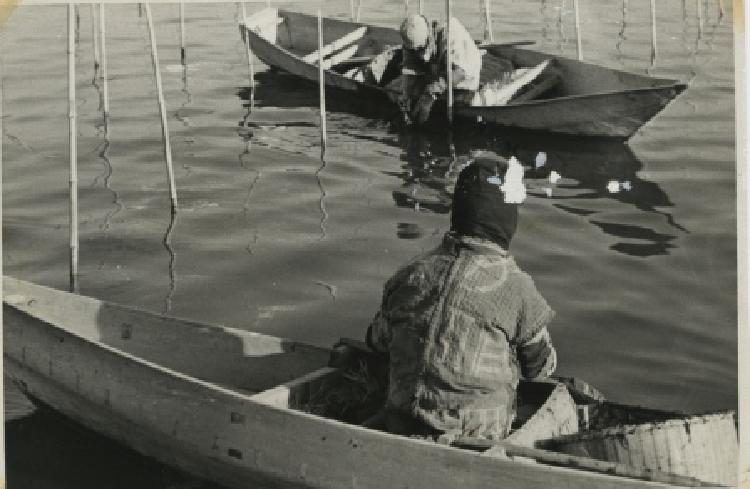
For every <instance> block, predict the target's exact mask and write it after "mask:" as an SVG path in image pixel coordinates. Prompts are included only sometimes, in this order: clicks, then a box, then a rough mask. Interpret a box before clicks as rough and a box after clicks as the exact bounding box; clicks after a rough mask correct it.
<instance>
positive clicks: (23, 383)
mask: <svg viewBox="0 0 750 489" xmlns="http://www.w3.org/2000/svg"><path fill="white" fill-rule="evenodd" d="M3 287H4V306H3V320H4V331H3V334H4V344H5V346H4V348H5V349H4V359H5V369H6V373H7V374H8V375H9V376H10V377H11V378H12V379H13V380H14V382H15V383H16V384H17V385H18V386H19V387H20V388H21V390H22V391H23V392H24V393H25V394H26V395H27V396H29V397H30V398H31V399H33V400H35V401H36V402H38V403H42V404H45V405H48V406H51V407H53V408H54V409H55V410H58V411H59V412H61V413H63V414H64V415H66V416H68V417H70V418H72V419H73V420H76V421H78V422H79V423H81V424H83V425H85V426H87V427H88V428H90V429H92V430H94V431H97V432H99V433H101V434H103V435H105V436H107V437H109V438H112V439H114V440H117V441H120V442H122V443H123V444H125V445H127V446H129V447H131V448H133V449H135V450H136V451H138V452H140V453H142V454H145V455H147V456H150V457H154V458H156V459H158V460H160V461H161V462H164V463H166V464H169V465H172V466H174V467H177V468H180V469H182V470H184V471H186V472H189V473H192V474H195V475H197V476H199V477H203V478H207V479H211V480H214V481H218V482H220V483H222V484H224V485H227V486H230V487H238V488H239V487H250V486H252V485H253V484H263V487H321V488H344V487H346V488H350V487H357V488H381V487H410V488H417V489H418V488H425V489H426V488H442V487H455V485H456V484H461V486H463V487H465V488H467V489H471V488H486V487H499V486H501V487H519V488H548V487H553V486H554V487H556V486H564V487H577V488H584V489H585V488H593V487H597V488H605V489H606V488H630V487H675V486H674V485H671V484H662V483H656V482H649V481H644V480H637V479H631V478H626V477H615V476H611V475H605V474H601V473H593V472H585V471H581V470H574V469H571V468H561V467H553V466H549V465H543V464H529V463H519V462H514V461H511V460H507V459H501V458H495V457H492V456H487V455H484V454H481V453H475V452H471V451H467V450H462V449H459V448H453V447H448V446H442V445H438V444H435V443H431V442H424V441H420V440H413V439H409V438H405V437H400V436H395V435H391V434H388V433H383V432H379V431H375V430H371V429H366V428H362V427H360V426H355V425H351V424H346V423H343V422H340V421H335V420H331V419H326V418H324V417H321V416H316V415H312V414H309V413H306V412H302V411H300V410H298V409H294V407H295V405H296V404H298V403H299V402H300V401H301V400H302V401H304V399H305V398H306V397H308V398H309V395H310V393H312V392H315V391H316V388H317V387H319V386H320V385H322V383H325V382H328V381H331V380H334V381H335V379H336V378H337V375H338V372H339V371H338V370H337V369H333V368H330V367H327V366H326V365H327V361H328V357H329V351H328V350H325V349H321V348H316V347H313V346H309V345H304V344H300V343H296V342H292V341H288V340H283V339H279V338H274V337H270V336H266V335H261V334H255V333H251V332H246V331H239V330H234V329H230V328H223V327H219V326H210V325H205V324H199V323H193V322H190V321H183V320H178V319H174V318H170V317H166V316H161V315H157V314H152V313H148V312H144V311H140V310H136V309H132V308H127V307H123V306H117V305H114V304H110V303H105V302H102V301H98V300H96V299H92V298H87V297H83V296H79V295H74V294H70V293H67V292H62V291H57V290H53V289H49V288H46V287H42V286H39V285H34V284H31V283H28V282H23V281H20V280H17V279H13V278H9V277H5V278H4V282H3ZM7 448H8V450H13V447H12V446H10V447H7Z"/></svg>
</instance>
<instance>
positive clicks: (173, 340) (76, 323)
mask: <svg viewBox="0 0 750 489" xmlns="http://www.w3.org/2000/svg"><path fill="white" fill-rule="evenodd" d="M3 287H4V303H5V304H4V309H3V314H4V317H5V319H6V323H7V325H8V327H9V328H16V327H22V326H21V325H23V324H27V323H28V322H25V321H23V320H21V319H22V318H19V320H18V321H14V320H13V317H14V315H26V316H31V317H33V318H35V319H37V320H39V321H41V322H42V323H43V324H46V325H49V326H51V327H52V328H53V329H54V331H55V334H58V335H64V334H71V335H74V336H76V337H78V338H81V339H83V340H85V341H89V342H94V343H97V344H102V345H106V346H107V347H109V348H114V349H116V350H117V351H120V352H123V353H125V354H127V355H131V356H133V357H137V358H138V359H142V360H145V361H147V362H150V363H152V364H155V365H158V366H162V367H165V368H168V369H171V370H173V371H176V372H178V373H180V374H184V375H188V376H190V377H194V378H197V379H200V380H202V381H206V382H210V383H213V384H216V385H218V386H221V387H223V388H226V389H231V390H235V391H237V392H239V393H242V394H244V395H250V396H251V397H252V398H253V399H254V400H256V401H258V402H262V403H265V404H270V405H274V406H278V407H282V408H289V409H295V410H300V411H305V412H308V413H312V414H317V415H320V416H325V417H329V418H333V419H337V420H339V421H344V422H348V423H354V424H367V421H368V420H370V419H371V418H372V417H373V416H374V415H376V414H377V412H378V411H379V409H380V407H381V406H382V404H383V402H384V400H385V396H386V388H387V364H386V363H384V362H382V361H381V360H380V359H378V358H377V357H376V356H373V355H368V354H364V353H363V352H362V351H361V350H360V351H359V352H355V354H354V355H352V358H351V359H350V360H349V361H347V362H346V364H345V365H343V366H341V367H337V368H333V367H329V366H328V365H329V360H330V357H331V350H328V349H325V348H318V347H314V346H310V345H306V344H303V343H298V342H294V341H290V340H285V339H281V338H277V337H273V336H268V335H263V334H258V333H253V332H249V331H243V330H237V329H233V328H225V327H221V326H214V325H206V324H201V323H195V322H192V321H185V320H180V319H175V318H172V317H168V316H163V315H160V314H155V313H151V312H147V311H142V310H138V309H134V308H129V307H125V306H119V305H115V304H111V303H107V302H103V301H99V300H97V299H93V298H90V297H85V296H80V295H71V294H70V293H68V292H64V291H59V290H56V289H51V288H47V287H43V286H40V285H36V284H31V283H28V282H24V281H20V280H16V279H13V278H10V277H5V278H4V281H3ZM71 299H74V300H71ZM349 341H350V343H351V342H352V340H349ZM555 388H556V384H554V383H550V382H522V384H521V385H520V387H519V401H518V416H517V419H516V421H515V423H514V428H516V429H517V428H520V427H521V426H523V425H524V424H526V422H527V421H528V420H529V419H531V418H533V417H534V415H535V414H536V413H537V412H538V411H539V410H540V409H541V407H542V406H543V405H545V403H547V402H550V400H551V399H552V398H553V397H554V396H552V394H553V392H554V391H555ZM550 407H554V406H550ZM573 414H575V409H573Z"/></svg>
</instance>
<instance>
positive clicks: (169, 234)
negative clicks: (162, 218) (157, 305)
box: [162, 210, 177, 314]
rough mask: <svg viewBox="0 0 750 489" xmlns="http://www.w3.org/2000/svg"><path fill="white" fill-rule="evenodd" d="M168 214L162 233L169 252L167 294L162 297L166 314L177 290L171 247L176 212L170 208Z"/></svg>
mask: <svg viewBox="0 0 750 489" xmlns="http://www.w3.org/2000/svg"><path fill="white" fill-rule="evenodd" d="M170 216H171V218H170V220H169V226H167V232H166V233H165V234H164V239H163V240H162V243H163V244H164V248H165V249H166V250H167V253H169V266H168V272H169V290H168V291H167V296H166V297H165V298H164V314H167V313H168V312H169V311H170V310H172V298H173V297H174V293H175V291H176V290H177V281H176V280H175V268H176V266H177V253H175V250H174V248H173V247H172V233H173V232H174V228H175V225H176V224H177V212H176V211H175V210H172V212H171V213H170Z"/></svg>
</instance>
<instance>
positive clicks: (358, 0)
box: [356, 0, 362, 22]
mask: <svg viewBox="0 0 750 489" xmlns="http://www.w3.org/2000/svg"><path fill="white" fill-rule="evenodd" d="M360 13H362V0H357V19H356V20H357V22H359V14H360Z"/></svg>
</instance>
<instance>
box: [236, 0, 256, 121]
mask: <svg viewBox="0 0 750 489" xmlns="http://www.w3.org/2000/svg"><path fill="white" fill-rule="evenodd" d="M240 11H241V12H242V22H243V24H244V23H245V22H246V21H247V9H246V8H245V2H240ZM245 54H247V74H248V77H249V78H250V93H249V95H248V103H249V104H250V110H252V109H254V108H255V65H254V62H253V53H252V51H250V37H249V36H248V35H247V32H245Z"/></svg>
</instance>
